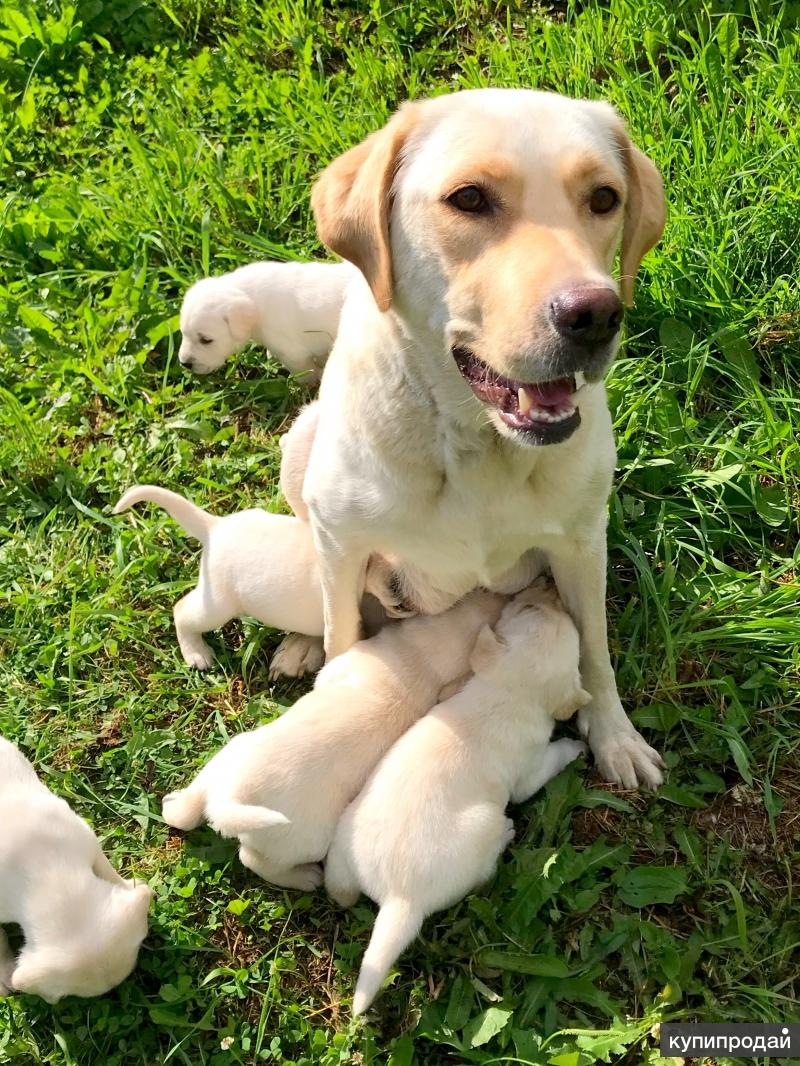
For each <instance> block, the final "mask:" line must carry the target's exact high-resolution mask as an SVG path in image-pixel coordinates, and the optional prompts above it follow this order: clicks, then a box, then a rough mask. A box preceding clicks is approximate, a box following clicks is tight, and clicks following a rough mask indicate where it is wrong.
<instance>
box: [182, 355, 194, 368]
mask: <svg viewBox="0 0 800 1066" xmlns="http://www.w3.org/2000/svg"><path fill="white" fill-rule="evenodd" d="M178 361H179V362H180V364H181V366H186V367H188V368H189V369H190V370H191V368H192V367H193V366H194V359H193V358H192V357H191V355H179V356H178Z"/></svg>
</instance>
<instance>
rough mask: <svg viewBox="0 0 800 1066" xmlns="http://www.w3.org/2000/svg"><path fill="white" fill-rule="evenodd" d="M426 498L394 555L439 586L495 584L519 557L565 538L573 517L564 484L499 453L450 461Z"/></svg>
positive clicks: (408, 518)
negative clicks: (406, 560) (403, 558)
mask: <svg viewBox="0 0 800 1066" xmlns="http://www.w3.org/2000/svg"><path fill="white" fill-rule="evenodd" d="M426 496H427V498H423V499H420V500H418V501H417V503H416V504H415V506H414V507H413V508H412V509H411V510H409V511H407V512H406V515H405V517H404V520H403V521H402V525H401V528H400V529H398V530H397V532H398V533H399V534H400V539H401V541H402V543H399V544H398V545H397V548H398V554H399V555H400V556H401V557H406V558H407V559H408V560H409V561H413V563H414V564H415V565H416V566H418V567H419V568H420V569H422V570H423V571H425V572H427V573H428V574H429V575H430V577H431V579H432V580H433V581H434V582H435V583H436V584H438V585H440V586H449V585H453V583H454V582H455V584H461V583H462V582H463V584H464V585H465V587H472V586H473V585H475V584H483V585H491V584H493V583H494V582H495V581H497V580H498V579H499V578H500V577H501V576H502V575H503V574H505V573H506V572H507V571H508V570H510V569H511V567H513V566H514V565H515V564H516V563H517V562H518V560H519V559H520V557H521V556H522V555H524V554H525V552H527V551H529V550H530V549H531V548H535V547H547V544H548V542H552V541H553V540H555V539H559V538H561V537H563V536H564V535H565V533H566V532H567V529H568V524H569V520H570V517H571V515H572V513H573V512H574V510H575V500H574V494H573V493H572V492H571V491H570V488H569V481H568V479H567V480H566V482H565V480H564V479H563V478H558V477H553V476H551V474H550V473H549V472H548V470H547V469H546V468H543V465H542V464H539V465H538V466H537V467H536V468H535V469H534V470H531V469H530V468H529V464H526V463H524V462H517V463H515V462H513V461H510V460H509V459H508V458H507V457H506V456H504V455H503V454H502V453H493V454H492V455H490V456H488V457H483V458H481V459H480V460H476V459H473V458H469V457H467V458H463V457H462V458H461V459H460V461H459V459H458V457H455V458H454V460H453V461H451V462H448V464H447V465H446V466H445V468H444V470H443V471H442V474H441V478H440V482H439V485H438V487H437V489H436V491H433V492H430V493H428V494H426Z"/></svg>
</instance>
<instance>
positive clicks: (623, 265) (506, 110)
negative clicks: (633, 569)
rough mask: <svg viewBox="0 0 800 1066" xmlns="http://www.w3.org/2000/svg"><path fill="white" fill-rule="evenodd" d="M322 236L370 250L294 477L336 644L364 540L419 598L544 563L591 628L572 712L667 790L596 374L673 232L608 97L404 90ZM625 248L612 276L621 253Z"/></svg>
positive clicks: (356, 626)
mask: <svg viewBox="0 0 800 1066" xmlns="http://www.w3.org/2000/svg"><path fill="white" fill-rule="evenodd" d="M312 207H313V209H314V216H315V219H316V222H317V230H318V233H319V236H320V239H321V240H322V241H323V243H325V244H326V245H327V246H328V247H329V248H331V249H332V250H333V251H334V252H336V253H337V254H338V255H341V256H343V257H344V258H345V259H348V260H349V261H350V262H352V263H354V264H355V265H356V266H358V267H359V269H360V271H361V273H362V275H363V277H362V278H357V279H356V280H355V281H354V282H353V284H352V285H350V286H349V287H348V290H347V296H346V300H345V305H344V307H343V309H342V317H341V320H340V323H339V332H338V334H337V339H336V343H335V345H334V347H333V350H332V352H331V355H330V358H329V360H328V363H327V364H326V367H325V374H324V377H323V380H322V384H321V387H320V393H319V407H318V423H317V429H316V432H315V434H314V439H313V444H312V447H311V449H310V457H309V460H308V469H307V471H306V474H305V478H304V481H303V488H302V495H303V501H304V504H305V506H306V508H307V509H308V514H309V520H310V522H311V525H312V528H313V531H314V540H315V543H316V546H317V555H318V557H319V562H320V573H321V576H322V589H323V601H324V609H325V645H326V652H327V654H328V656H329V657H331V658H332V657H333V656H335V655H338V654H339V653H340V652H342V651H344V650H345V649H346V648H348V647H349V646H350V645H351V644H352V643H353V642H354V641H355V640H357V639H358V637H359V632H360V617H359V599H358V589H359V586H360V584H361V582H362V581H363V573H364V567H365V565H366V560H367V559H368V558H369V555H370V554H371V553H372V552H375V551H379V552H380V553H381V555H382V556H384V557H388V558H392V559H394V560H397V561H398V562H399V563H400V564H401V575H402V581H403V597H404V599H409V600H410V601H411V602H412V603H416V604H417V605H418V606H419V607H420V608H422V609H425V610H431V609H433V610H436V609H441V606H442V605H443V604H446V603H449V602H452V601H453V600H455V599H458V598H459V597H460V596H463V595H464V594H465V593H466V592H468V591H469V590H470V589H472V588H475V587H476V586H482V587H486V588H494V589H497V590H508V591H512V590H513V591H519V589H521V588H524V587H526V586H527V585H528V584H529V583H530V580H531V573H532V568H531V560H532V558H533V556H532V553H534V552H535V551H538V552H539V553H541V554H543V555H544V556H546V558H547V562H548V563H549V566H550V568H551V570H552V573H553V576H554V579H555V582H556V585H557V586H558V589H559V593H560V594H561V597H562V599H563V600H564V603H565V604H566V606H567V608H568V610H569V611H570V613H571V614H572V616H573V618H574V619H575V622H576V624H577V626H578V629H579V631H580V634H581V673H582V677H583V680H584V684H585V686H586V689H587V690H588V691H589V692H590V693H591V694H592V701H591V703H590V704H589V705H587V706H586V707H584V708H583V709H582V710H581V712H580V714H579V716H578V718H579V724H580V727H581V730H582V732H583V733H584V734H585V735H586V736H587V739H588V741H589V745H590V746H591V749H592V751H593V753H594V756H595V758H596V760H597V763H598V766H599V768H600V770H601V772H602V773H603V774H604V775H605V776H606V777H607V778H609V779H610V780H613V781H619V782H621V783H623V784H624V785H625V786H626V787H628V788H634V787H636V785H637V783H638V782H642V783H644V784H646V785H649V786H651V787H655V786H657V785H658V784H659V783H660V781H661V778H662V768H663V763H662V761H661V758H660V756H659V755H658V753H657V752H656V751H654V750H653V748H651V747H650V746H649V745H648V744H647V743H646V742H645V741H644V739H643V738H642V737H641V736H640V735H639V733H638V732H637V731H636V729H635V728H634V727H633V725H632V724H631V722H630V721H629V720H628V718H627V716H626V714H625V711H624V709H623V707H622V704H621V702H620V699H619V696H618V693H617V686H616V681H615V678H614V671H613V668H612V665H611V661H610V658H609V652H608V640H607V633H606V612H605V595H606V528H605V527H606V504H607V500H608V495H609V491H610V488H611V481H612V477H613V473H614V466H615V450H614V434H613V429H612V423H611V417H610V414H609V410H608V403H607V400H606V392H605V388H604V385H603V377H604V374H605V372H606V370H607V369H608V367H609V365H610V363H611V361H612V360H613V358H614V356H615V354H616V351H617V348H618V345H619V338H620V329H621V322H622V314H623V302H625V303H630V302H631V300H632V297H633V286H634V278H635V275H636V272H637V269H638V266H639V262H640V260H641V259H642V257H643V256H644V255H645V253H646V252H647V251H648V250H649V249H650V248H651V247H652V246H653V245H654V244H655V242H656V241H657V240H658V238H659V236H660V234H661V231H662V228H663V225H664V192H663V186H662V182H661V178H660V176H659V174H658V171H657V170H656V168H655V166H654V165H653V163H652V162H651V161H650V160H649V159H648V158H647V157H646V156H645V155H644V154H643V153H642V152H641V151H640V150H639V149H638V148H636V146H635V145H634V144H633V142H632V141H631V138H630V136H629V135H628V132H627V130H626V129H625V126H624V124H623V122H622V120H621V119H620V117H619V115H617V114H616V112H615V111H614V110H613V108H611V107H610V106H609V105H608V104H606V103H602V102H599V101H588V100H570V99H566V98H565V97H563V96H557V95H555V94H552V93H542V92H532V91H530V90H527V89H476V90H469V91H465V92H456V93H450V94H444V95H441V96H437V97H435V98H433V99H430V100H421V101H414V102H412V103H408V104H405V105H404V106H403V107H402V108H401V109H400V110H399V111H398V112H397V114H396V115H394V116H393V117H392V118H391V119H390V120H389V122H388V123H387V124H386V125H385V126H384V127H383V128H382V129H380V130H378V131H377V132H376V133H374V134H372V135H371V136H370V137H368V138H367V139H366V140H365V141H364V142H363V143H361V144H358V145H356V146H355V147H353V148H351V149H350V150H349V151H348V152H345V154H344V155H342V156H340V157H339V158H338V159H335V160H334V161H333V162H332V163H331V164H330V165H329V166H328V167H327V168H326V169H325V170H324V171H323V173H322V174H321V176H320V178H319V179H318V181H317V183H316V185H315V187H314V190H313V193H312ZM618 253H619V280H617V278H616V277H615V274H614V267H615V260H616V259H617V254H618Z"/></svg>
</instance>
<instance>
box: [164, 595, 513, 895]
mask: <svg viewBox="0 0 800 1066" xmlns="http://www.w3.org/2000/svg"><path fill="white" fill-rule="evenodd" d="M502 603H503V601H502V599H501V598H500V597H499V596H495V595H493V594H491V593H488V592H476V593H473V594H472V595H471V596H468V597H467V598H466V599H465V600H464V601H463V602H462V603H460V604H458V605H457V606H455V607H453V608H452V610H450V611H449V612H448V613H447V614H443V615H439V616H437V617H436V618H412V619H409V620H408V621H405V622H398V623H396V624H394V625H390V626H387V627H386V628H385V629H383V630H382V631H381V632H380V633H379V634H378V636H376V637H373V638H372V639H371V640H366V641H362V642H360V643H358V644H356V645H355V646H354V647H353V648H351V649H350V651H348V652H347V653H346V654H345V655H343V656H341V657H340V658H339V659H337V660H336V662H335V663H332V664H331V665H330V666H328V667H325V669H324V670H323V671H322V672H321V673H320V675H319V677H318V678H317V683H316V686H315V688H314V689H313V690H312V691H311V692H309V693H308V695H306V696H304V697H303V698H302V699H300V700H299V701H298V702H297V703H296V704H295V705H294V706H293V707H292V708H291V709H290V710H288V711H286V713H285V714H283V715H282V716H281V717H280V718H278V719H277V720H276V721H274V722H270V724H269V725H265V726H262V727H261V728H260V729H256V730H253V731H252V732H250V733H243V734H241V735H240V736H237V737H234V738H233V739H232V740H231V741H229V743H228V744H226V745H225V747H224V748H223V749H222V751H220V752H219V753H218V754H217V755H215V756H214V758H213V759H212V760H211V761H210V762H209V763H208V764H207V765H206V766H205V767H204V768H203V769H202V770H201V771H200V773H199V774H198V776H197V777H196V778H195V780H194V781H193V782H192V784H191V785H190V786H189V787H188V788H186V789H183V790H182V791H180V792H172V793H170V795H168V796H166V797H165V798H164V805H163V812H162V813H163V816H164V820H165V821H166V822H167V823H168V824H169V825H173V826H176V827H177V828H178V829H192V828H194V827H195V826H196V825H199V824H200V822H201V821H202V820H203V819H204V818H205V819H206V820H207V821H209V822H210V823H211V825H212V826H213V827H214V829H216V830H217V832H219V833H222V835H223V836H228V837H239V839H240V841H241V847H240V850H239V857H240V858H241V860H242V862H243V863H244V865H245V866H247V867H249V868H250V869H251V870H254V871H255V872H256V873H257V874H259V876H261V877H263V878H264V879H265V880H267V881H271V882H272V883H273V884H276V885H282V886H284V887H286V888H299V889H304V890H306V891H308V890H310V889H312V888H315V887H317V886H318V885H319V884H320V883H321V881H322V868H321V866H320V862H321V860H322V859H323V858H324V857H325V854H326V852H327V851H328V847H329V845H330V842H331V839H332V837H333V833H334V830H335V828H336V823H337V822H338V820H339V816H340V815H341V813H342V811H343V810H344V808H345V807H346V806H347V804H348V803H349V802H350V801H351V800H352V799H353V797H354V796H355V795H356V794H357V793H358V791H359V789H360V788H361V786H362V785H363V784H364V782H365V781H366V779H367V777H368V775H369V773H370V771H371V770H372V769H373V767H374V766H375V764H376V763H377V762H378V760H379V759H380V758H381V756H382V755H383V754H384V752H385V751H386V750H387V749H388V748H389V746H390V745H391V744H392V743H393V742H394V741H395V740H396V739H397V737H399V736H400V735H401V734H402V733H403V732H405V730H406V729H408V727H409V726H410V725H412V724H413V723H414V722H415V721H416V720H417V719H418V718H419V717H420V716H421V715H423V714H425V713H426V712H427V711H428V710H430V708H431V707H432V706H433V705H434V704H435V703H436V700H437V698H438V694H439V692H440V690H441V689H442V687H443V686H444V685H446V684H448V683H449V682H451V681H452V680H453V679H454V678H456V677H458V676H460V675H461V674H463V673H464V671H465V670H466V669H467V666H468V664H469V657H470V653H471V651H472V647H473V645H474V643H475V638H476V636H477V634H478V632H479V631H480V629H481V627H482V626H483V625H485V624H486V623H487V622H493V621H494V620H495V619H496V618H497V617H498V615H499V614H500V610H501V608H502Z"/></svg>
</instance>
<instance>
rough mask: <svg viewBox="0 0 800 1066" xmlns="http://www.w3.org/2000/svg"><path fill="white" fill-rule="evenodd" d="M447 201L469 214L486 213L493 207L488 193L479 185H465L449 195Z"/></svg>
mask: <svg viewBox="0 0 800 1066" xmlns="http://www.w3.org/2000/svg"><path fill="white" fill-rule="evenodd" d="M447 202H448V203H449V204H452V205H453V207H455V208H456V209H457V210H459V211H464V212H465V213H466V214H468V215H482V214H485V213H486V212H487V211H488V210H489V208H490V207H491V204H490V203H489V201H488V200H487V198H486V194H485V193H484V192H483V190H482V189H479V188H478V186H477V185H464V186H463V187H462V188H461V189H456V191H455V192H454V193H451V194H450V195H449V196H448V197H447Z"/></svg>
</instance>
